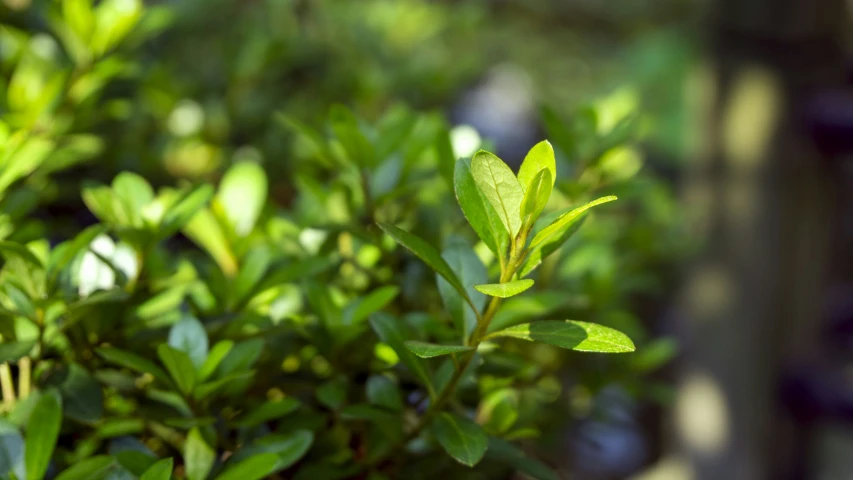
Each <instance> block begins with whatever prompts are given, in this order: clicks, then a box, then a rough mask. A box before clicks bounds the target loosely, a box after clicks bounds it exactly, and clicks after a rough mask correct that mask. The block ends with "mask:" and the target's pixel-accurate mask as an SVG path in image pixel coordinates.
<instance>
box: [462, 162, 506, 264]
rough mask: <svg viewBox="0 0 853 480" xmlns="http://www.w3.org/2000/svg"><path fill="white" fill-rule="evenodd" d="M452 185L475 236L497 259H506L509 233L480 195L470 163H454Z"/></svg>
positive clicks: (496, 213) (487, 202) (493, 209)
mask: <svg viewBox="0 0 853 480" xmlns="http://www.w3.org/2000/svg"><path fill="white" fill-rule="evenodd" d="M453 185H454V190H455V191H456V200H457V201H458V202H459V206H460V207H461V208H462V213H464V214H465V218H466V219H467V220H468V223H469V224H471V227H472V228H473V229H474V231H475V232H476V233H477V236H478V237H480V240H482V241H483V243H485V244H486V246H487V247H489V250H491V251H492V253H494V254H495V255H497V257H498V258H501V259H503V258H504V257H506V254H507V249H508V248H509V233H508V232H507V230H506V228H505V227H504V226H503V223H502V222H501V219H500V217H499V216H498V212H497V211H496V210H495V207H493V206H492V204H491V203H490V202H489V201H488V200H486V199H485V198H484V197H483V195H482V194H481V193H480V190H479V188H478V187H477V182H475V181H474V176H473V175H472V174H471V163H470V161H468V160H464V159H460V160H457V161H456V169H455V170H454V173H453Z"/></svg>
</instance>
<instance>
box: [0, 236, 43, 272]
mask: <svg viewBox="0 0 853 480" xmlns="http://www.w3.org/2000/svg"><path fill="white" fill-rule="evenodd" d="M0 255H2V256H3V258H4V259H5V260H6V261H7V262H8V261H9V260H11V259H14V258H17V259H20V260H22V261H23V262H25V263H26V264H28V266H29V267H30V268H35V269H39V270H41V269H43V268H44V266H43V265H42V264H41V260H39V259H38V257H36V256H35V255H34V254H33V252H32V251H31V250H30V249H29V248H28V247H27V246H26V245H21V244H20V243H16V242H8V241H2V242H0Z"/></svg>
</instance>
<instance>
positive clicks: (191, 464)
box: [184, 427, 216, 480]
mask: <svg viewBox="0 0 853 480" xmlns="http://www.w3.org/2000/svg"><path fill="white" fill-rule="evenodd" d="M215 460H216V452H215V451H214V450H213V449H212V448H211V447H210V446H209V445H208V444H207V442H206V441H205V440H204V437H202V436H201V432H200V431H199V429H198V427H194V428H192V429H191V430H190V431H189V433H188V434H187V440H186V441H185V442H184V469H185V470H186V475H187V480H204V479H205V478H207V475H208V474H209V473H210V470H211V469H212V468H213V462H214V461H215Z"/></svg>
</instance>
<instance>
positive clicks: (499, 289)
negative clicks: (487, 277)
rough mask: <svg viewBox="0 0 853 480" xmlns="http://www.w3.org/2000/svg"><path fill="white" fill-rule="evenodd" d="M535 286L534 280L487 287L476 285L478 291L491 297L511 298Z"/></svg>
mask: <svg viewBox="0 0 853 480" xmlns="http://www.w3.org/2000/svg"><path fill="white" fill-rule="evenodd" d="M532 286H533V280H530V279H522V280H515V281H512V282H506V283H490V284H487V285H474V288H476V289H477V290H478V291H480V292H483V293H485V294H486V295H488V296H490V297H500V298H509V297H514V296H516V295H518V294H520V293H523V292H524V291H525V290H527V289H528V288H530V287H532Z"/></svg>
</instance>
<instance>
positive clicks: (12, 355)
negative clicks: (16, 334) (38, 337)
mask: <svg viewBox="0 0 853 480" xmlns="http://www.w3.org/2000/svg"><path fill="white" fill-rule="evenodd" d="M35 345H36V342H35V340H30V341H25V342H7V341H4V342H3V343H0V363H5V362H17V361H18V360H19V359H20V358H21V357H25V356H27V355H29V354H30V351H31V350H32V349H33V347H34V346H35Z"/></svg>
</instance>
